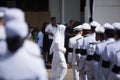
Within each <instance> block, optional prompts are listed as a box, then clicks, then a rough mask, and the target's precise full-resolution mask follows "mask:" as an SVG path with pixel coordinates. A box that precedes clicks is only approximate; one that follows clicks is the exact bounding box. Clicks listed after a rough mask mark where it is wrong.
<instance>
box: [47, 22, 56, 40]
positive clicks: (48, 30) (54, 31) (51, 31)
mask: <svg viewBox="0 0 120 80" xmlns="http://www.w3.org/2000/svg"><path fill="white" fill-rule="evenodd" d="M57 26H58V25H57ZM57 28H58V27H54V26H52V24H49V25H47V27H46V29H45V32H49V33H52V34H53V36H52V35H48V38H49V39H53V37H54V35H55V34H56V31H57Z"/></svg>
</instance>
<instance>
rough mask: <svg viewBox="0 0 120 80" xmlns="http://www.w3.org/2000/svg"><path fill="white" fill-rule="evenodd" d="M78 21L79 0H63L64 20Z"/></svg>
mask: <svg viewBox="0 0 120 80" xmlns="http://www.w3.org/2000/svg"><path fill="white" fill-rule="evenodd" d="M71 19H73V20H76V21H80V0H65V22H68V21H69V20H71Z"/></svg>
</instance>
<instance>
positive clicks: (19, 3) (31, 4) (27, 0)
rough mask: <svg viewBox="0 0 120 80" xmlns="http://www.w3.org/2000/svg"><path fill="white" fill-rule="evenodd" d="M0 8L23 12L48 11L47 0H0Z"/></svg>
mask: <svg viewBox="0 0 120 80" xmlns="http://www.w3.org/2000/svg"><path fill="white" fill-rule="evenodd" d="M0 6H5V7H17V8H20V9H22V10H24V11H48V9H49V0H0Z"/></svg>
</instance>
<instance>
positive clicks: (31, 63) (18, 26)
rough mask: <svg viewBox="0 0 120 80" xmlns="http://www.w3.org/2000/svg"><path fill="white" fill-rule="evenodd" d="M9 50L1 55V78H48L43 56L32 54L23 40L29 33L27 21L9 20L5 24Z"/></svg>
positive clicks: (21, 79) (32, 79)
mask: <svg viewBox="0 0 120 80" xmlns="http://www.w3.org/2000/svg"><path fill="white" fill-rule="evenodd" d="M5 29H6V35H7V39H6V41H7V44H8V50H9V51H8V52H7V53H6V54H5V55H4V56H2V57H0V79H1V80H3V79H5V80H48V79H47V73H46V70H45V67H44V63H43V60H41V58H35V57H33V56H30V55H29V54H28V52H27V51H26V49H24V47H22V46H23V42H24V39H25V37H26V36H27V34H28V27H27V24H26V23H25V22H19V21H9V22H7V23H6V24H5Z"/></svg>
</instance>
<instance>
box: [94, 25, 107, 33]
mask: <svg viewBox="0 0 120 80" xmlns="http://www.w3.org/2000/svg"><path fill="white" fill-rule="evenodd" d="M95 32H97V33H104V32H105V28H104V27H101V26H98V27H96V28H95Z"/></svg>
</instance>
